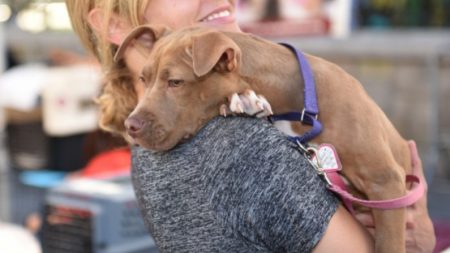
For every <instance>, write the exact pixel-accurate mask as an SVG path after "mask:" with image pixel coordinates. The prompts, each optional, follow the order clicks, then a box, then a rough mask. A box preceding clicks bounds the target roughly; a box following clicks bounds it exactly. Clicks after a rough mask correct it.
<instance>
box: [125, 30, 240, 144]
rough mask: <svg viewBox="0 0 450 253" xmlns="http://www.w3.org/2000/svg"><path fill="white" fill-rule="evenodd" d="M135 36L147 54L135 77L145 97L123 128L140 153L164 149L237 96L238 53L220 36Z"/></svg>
mask: <svg viewBox="0 0 450 253" xmlns="http://www.w3.org/2000/svg"><path fill="white" fill-rule="evenodd" d="M136 34H140V36H139V39H140V40H141V41H140V44H141V45H146V46H149V47H151V50H148V52H149V56H148V59H147V61H146V62H145V65H144V67H143V69H142V72H141V76H140V81H141V82H142V83H143V85H144V86H145V93H144V95H143V96H142V98H140V99H139V102H138V105H137V106H136V108H135V109H134V111H133V112H132V113H131V114H130V116H129V117H128V119H127V120H126V121H125V126H126V129H127V133H128V134H129V135H130V136H131V137H132V138H133V139H134V141H135V142H136V143H137V144H139V145H141V146H143V147H144V148H147V149H151V150H155V151H164V150H169V149H171V148H173V147H174V146H175V145H176V144H178V143H179V142H181V141H183V140H186V139H188V138H190V137H191V136H193V135H194V134H196V133H197V131H198V130H199V129H200V128H201V127H203V126H204V124H205V123H206V122H207V121H209V120H210V119H212V118H213V117H215V116H217V115H219V107H220V105H221V104H223V103H225V102H226V98H227V96H229V95H230V94H232V93H233V92H240V91H242V89H243V88H242V87H239V85H240V82H239V71H238V70H239V64H240V58H241V52H240V49H239V47H238V46H237V44H236V43H235V42H234V41H233V40H232V39H230V38H229V37H228V36H227V35H226V34H225V33H222V32H218V31H214V30H210V29H207V28H188V29H184V30H180V31H177V32H172V33H170V34H169V35H167V36H164V37H161V38H159V39H157V38H156V37H157V36H154V35H155V34H157V31H155V30H154V29H153V28H151V27H146V28H142V29H141V30H140V32H138V33H136ZM143 40H144V41H143ZM126 41H127V40H125V42H126ZM119 52H120V50H119ZM122 52H123V50H122Z"/></svg>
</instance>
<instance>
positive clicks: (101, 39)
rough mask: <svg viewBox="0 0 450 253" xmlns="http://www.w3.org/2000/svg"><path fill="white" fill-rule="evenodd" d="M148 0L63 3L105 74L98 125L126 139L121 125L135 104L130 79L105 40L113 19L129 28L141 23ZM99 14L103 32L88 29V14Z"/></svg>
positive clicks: (129, 74)
mask: <svg viewBox="0 0 450 253" xmlns="http://www.w3.org/2000/svg"><path fill="white" fill-rule="evenodd" d="M149 1H150V0H66V6H67V10H68V13H69V16H70V20H71V22H72V27H73V30H74V31H75V33H76V34H77V35H78V36H79V38H80V40H81V42H82V43H83V45H84V46H85V47H86V49H87V50H88V51H89V52H90V53H92V54H93V55H94V56H95V57H96V58H97V59H98V60H99V62H100V64H101V66H102V69H103V71H104V72H105V80H104V82H105V84H104V86H103V89H102V91H101V94H100V95H99V97H98V99H97V102H98V104H99V106H100V120H99V125H100V127H101V128H103V129H104V130H107V131H109V132H112V133H119V134H122V135H123V136H124V137H125V136H126V135H125V127H124V121H125V119H126V118H127V117H128V115H129V114H130V112H131V111H132V110H133V109H134V107H135V106H136V104H137V96H136V92H135V90H134V86H133V80H134V79H133V76H132V75H131V72H130V71H129V70H128V68H127V67H126V65H125V63H124V62H122V61H121V62H117V63H116V62H114V54H115V53H116V51H117V46H116V45H114V44H112V43H111V42H109V40H108V39H107V36H106V35H107V33H108V29H109V27H110V25H111V22H113V21H112V20H113V18H114V17H119V18H120V19H121V20H122V21H124V22H128V24H130V25H131V27H136V26H138V25H141V24H143V23H144V13H145V9H146V7H147V5H148V2H149ZM95 8H99V9H101V10H102V14H103V15H102V20H101V22H102V28H103V30H102V31H96V30H94V29H93V27H91V26H90V24H89V22H88V16H89V13H90V12H91V10H93V9H95Z"/></svg>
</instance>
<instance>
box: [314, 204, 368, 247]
mask: <svg viewBox="0 0 450 253" xmlns="http://www.w3.org/2000/svg"><path fill="white" fill-rule="evenodd" d="M322 252H323V253H328V252H358V253H366V252H374V245H373V238H372V237H371V235H370V234H369V233H368V232H367V230H366V229H365V228H364V227H363V226H362V225H361V224H360V223H358V222H357V221H356V220H355V218H354V217H353V216H351V215H350V214H349V213H348V211H347V210H346V209H345V208H344V207H343V206H342V205H341V206H339V208H338V209H337V211H336V213H335V214H334V215H333V216H332V217H331V220H330V223H329V224H328V228H327V230H326V231H325V234H324V236H323V237H322V240H320V241H319V243H318V244H317V246H316V247H315V248H314V250H313V253H322Z"/></svg>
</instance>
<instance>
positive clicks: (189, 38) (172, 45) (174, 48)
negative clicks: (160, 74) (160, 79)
mask: <svg viewBox="0 0 450 253" xmlns="http://www.w3.org/2000/svg"><path fill="white" fill-rule="evenodd" d="M205 32H206V30H205V29H203V28H189V29H184V30H181V31H178V32H174V33H171V34H169V35H167V36H164V37H163V38H161V39H159V40H158V41H157V42H156V43H155V45H154V47H153V49H152V51H151V53H150V55H149V57H148V61H147V63H148V64H147V66H146V67H144V70H143V72H146V73H148V72H151V71H155V68H159V67H161V64H169V65H171V66H173V65H177V64H180V63H184V64H187V65H188V66H191V67H192V43H193V37H194V36H197V35H200V34H203V33H205ZM149 68H151V69H153V70H150V69H149Z"/></svg>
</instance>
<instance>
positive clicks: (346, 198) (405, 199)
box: [324, 171, 425, 214]
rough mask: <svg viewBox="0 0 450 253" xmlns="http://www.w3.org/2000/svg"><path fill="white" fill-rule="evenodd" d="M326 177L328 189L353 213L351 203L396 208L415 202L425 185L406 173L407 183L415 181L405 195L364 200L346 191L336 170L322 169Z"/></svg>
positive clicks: (379, 207)
mask: <svg viewBox="0 0 450 253" xmlns="http://www.w3.org/2000/svg"><path fill="white" fill-rule="evenodd" d="M324 172H325V173H326V177H328V179H329V181H330V183H331V184H330V186H329V189H330V190H331V191H333V192H335V193H336V194H338V195H339V196H340V197H341V198H342V201H343V202H344V205H345V206H346V207H347V209H348V210H349V211H350V212H351V213H353V214H354V211H353V205H352V203H357V204H360V205H363V206H366V207H370V208H376V209H396V208H401V207H406V206H410V205H412V204H414V203H415V202H417V201H418V200H419V199H420V198H421V197H422V196H423V194H424V192H425V187H424V184H423V182H422V180H420V178H419V177H417V176H415V175H407V176H406V182H407V183H416V185H415V187H414V188H413V189H411V190H410V191H409V192H408V193H407V194H406V195H405V196H402V197H399V198H394V199H389V200H365V199H360V198H357V197H355V196H353V195H352V194H350V193H349V192H348V191H347V189H346V188H347V187H346V185H345V183H344V181H343V180H342V178H341V176H340V175H339V173H338V172H337V171H324Z"/></svg>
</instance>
